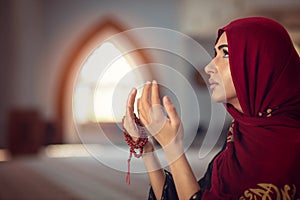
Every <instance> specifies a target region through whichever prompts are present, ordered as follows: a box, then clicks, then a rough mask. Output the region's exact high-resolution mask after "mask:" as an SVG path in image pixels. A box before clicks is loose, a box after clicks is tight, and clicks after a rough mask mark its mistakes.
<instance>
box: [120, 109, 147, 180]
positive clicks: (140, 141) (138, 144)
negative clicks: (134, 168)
mask: <svg viewBox="0 0 300 200" xmlns="http://www.w3.org/2000/svg"><path fill="white" fill-rule="evenodd" d="M134 119H135V123H136V124H137V127H138V133H139V137H138V138H137V139H136V141H134V140H133V139H132V137H131V136H130V135H129V133H128V132H127V130H126V129H125V127H124V118H123V120H122V128H123V134H124V138H125V141H126V143H127V144H128V146H129V148H130V150H129V158H128V160H127V165H128V169H127V175H126V183H127V184H128V185H130V161H131V158H132V154H133V155H134V157H136V158H140V157H141V156H142V154H143V148H144V146H145V145H146V143H147V142H148V138H147V137H146V133H145V130H144V129H143V125H142V123H141V122H140V120H139V119H138V118H137V117H136V116H135V115H134ZM135 149H137V150H139V153H137V152H136V151H135Z"/></svg>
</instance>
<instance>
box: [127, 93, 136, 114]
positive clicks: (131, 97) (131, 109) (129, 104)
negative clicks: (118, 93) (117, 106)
mask: <svg viewBox="0 0 300 200" xmlns="http://www.w3.org/2000/svg"><path fill="white" fill-rule="evenodd" d="M136 93H137V90H136V88H133V89H132V90H131V92H130V93H129V96H128V100H127V106H126V107H127V109H126V114H127V115H129V116H130V117H133V114H134V101H135V97H136Z"/></svg>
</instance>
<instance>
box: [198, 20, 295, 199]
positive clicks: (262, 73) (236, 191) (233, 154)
mask: <svg viewBox="0 0 300 200" xmlns="http://www.w3.org/2000/svg"><path fill="white" fill-rule="evenodd" d="M223 32H225V33H226V35H227V41H228V51H229V62H230V69H231V74H232V79H233V83H234V86H235V88H236V93H237V96H238V99H239V102H240V105H241V107H242V110H243V113H240V112H239V111H237V110H236V109H235V108H234V107H233V106H232V105H230V104H227V105H226V108H227V111H228V112H229V113H230V114H231V115H232V117H233V118H234V122H233V123H232V125H231V127H230V129H229V132H228V137H227V147H226V149H225V150H224V151H223V152H222V153H221V154H220V155H219V156H218V157H217V158H216V159H215V161H214V165H213V171H212V182H211V189H210V190H208V191H205V192H204V194H203V199H242V200H244V199H264V198H265V199H284V197H290V198H291V199H296V198H300V60H299V55H298V54H297V52H296V50H295V48H294V46H293V44H292V42H291V39H290V37H289V35H288V33H287V31H286V30H285V29H284V28H283V27H282V26H281V25H280V24H278V23H277V22H275V21H273V20H270V19H267V18H262V17H251V18H244V19H239V20H235V21H233V22H231V23H230V24H228V25H227V26H225V27H223V28H221V29H220V30H219V32H218V38H219V37H220V35H221V34H222V33H223Z"/></svg>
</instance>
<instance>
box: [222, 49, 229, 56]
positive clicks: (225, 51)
mask: <svg viewBox="0 0 300 200" xmlns="http://www.w3.org/2000/svg"><path fill="white" fill-rule="evenodd" d="M223 54H224V55H223V57H224V58H228V57H229V54H228V51H227V50H226V49H223Z"/></svg>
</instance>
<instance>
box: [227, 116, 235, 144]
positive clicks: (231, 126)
mask: <svg viewBox="0 0 300 200" xmlns="http://www.w3.org/2000/svg"><path fill="white" fill-rule="evenodd" d="M233 127H234V120H233V121H232V123H231V125H230V127H229V133H230V134H228V135H227V142H233Z"/></svg>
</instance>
